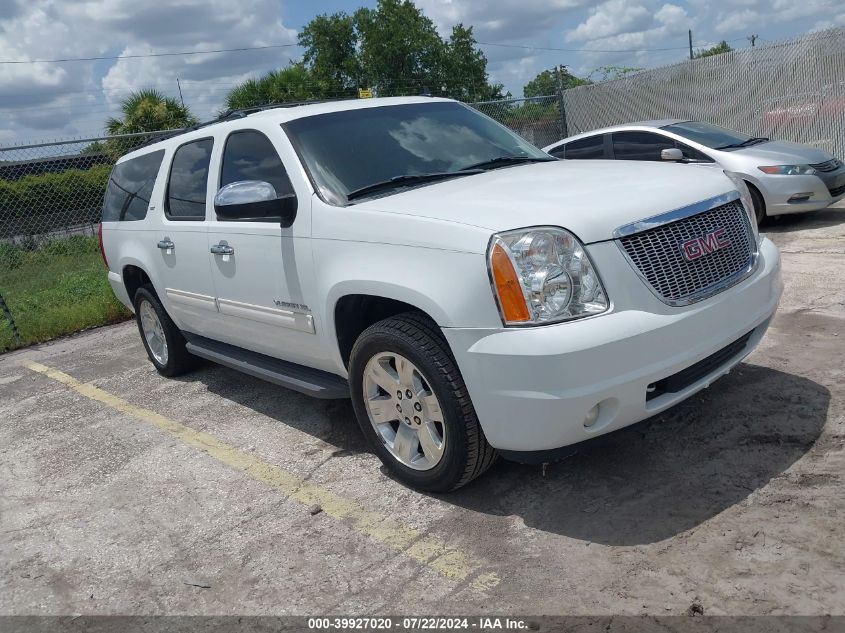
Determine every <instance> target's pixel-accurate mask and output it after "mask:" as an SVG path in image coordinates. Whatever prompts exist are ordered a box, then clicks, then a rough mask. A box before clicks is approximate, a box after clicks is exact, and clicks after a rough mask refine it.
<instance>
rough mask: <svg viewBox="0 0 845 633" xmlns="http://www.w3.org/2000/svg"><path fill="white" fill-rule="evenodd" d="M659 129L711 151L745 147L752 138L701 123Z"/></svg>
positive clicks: (666, 126) (681, 124)
mask: <svg viewBox="0 0 845 633" xmlns="http://www.w3.org/2000/svg"><path fill="white" fill-rule="evenodd" d="M661 129H664V130H666V131H668V132H674V133H675V134H678V135H680V136H683V137H684V138H688V139H689V140H691V141H694V142H696V143H700V144H702V145H704V146H705V147H709V148H711V149H728V148H738V147H747V146H748V144H749V141H751V140H752V137H751V136H749V135H748V134H743V133H742V132H737V131H736V130H729V129H728V128H724V127H719V126H718V125H712V124H711V123H702V122H701V121H684V122H683V123H673V124H672V125H664V126H663V127H662V128H661ZM765 140H768V139H760V141H761V142H762V141H765Z"/></svg>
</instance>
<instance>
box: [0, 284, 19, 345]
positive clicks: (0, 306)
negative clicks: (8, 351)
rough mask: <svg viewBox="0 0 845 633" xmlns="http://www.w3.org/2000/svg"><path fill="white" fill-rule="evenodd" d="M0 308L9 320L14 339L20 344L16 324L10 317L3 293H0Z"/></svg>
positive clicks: (10, 312) (10, 313)
mask: <svg viewBox="0 0 845 633" xmlns="http://www.w3.org/2000/svg"><path fill="white" fill-rule="evenodd" d="M0 310H2V311H3V315H4V316H5V317H6V320H7V321H8V322H9V328H11V330H12V336H14V337H15V341H16V342H17V344H18V345H20V344H21V335H20V332H18V326H17V325H15V320H14V319H13V318H12V311H11V310H9V306H7V305H6V300H5V299H4V298H3V295H0Z"/></svg>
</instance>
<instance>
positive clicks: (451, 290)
mask: <svg viewBox="0 0 845 633" xmlns="http://www.w3.org/2000/svg"><path fill="white" fill-rule="evenodd" d="M314 251H315V258H316V261H317V262H320V266H318V267H317V284H316V285H317V288H318V292H317V293H316V294H317V296H320V297H324V303H323V306H322V310H321V311H322V312H323V314H322V315H321V316H322V321H323V324H324V328H325V330H326V334H327V336H328V337H330V340H332V341H336V340H337V332H336V328H335V320H334V313H335V308H336V306H337V303H338V301H340V299H341V298H342V297H345V296H347V295H353V294H354V295H369V296H375V297H384V298H387V299H393V300H396V301H401V302H403V303H407V304H409V305H412V306H414V307H415V308H417V309H419V310H421V311H423V312H425V313H426V314H428V315H429V316H430V317H431V318H432V319H433V320H434V321H435V322H436V323H437V324H438V325H439V326H440V327H501V325H502V323H501V320H500V317H499V313H498V310H497V308H496V304H495V300H494V298H493V292H492V289H491V287H490V281H489V277H488V274H487V265H486V262H485V258H484V256H483V255H480V254H477V253H459V252H454V251H440V250H435V249H430V248H420V247H409V246H397V245H393V244H374V243H372V242H366V243H364V242H338V241H334V240H315V241H314ZM320 289H321V290H320ZM337 361H338V363H339V364H340V366H342V365H343V363H342V361H341V359H340V354H339V352H338V354H337Z"/></svg>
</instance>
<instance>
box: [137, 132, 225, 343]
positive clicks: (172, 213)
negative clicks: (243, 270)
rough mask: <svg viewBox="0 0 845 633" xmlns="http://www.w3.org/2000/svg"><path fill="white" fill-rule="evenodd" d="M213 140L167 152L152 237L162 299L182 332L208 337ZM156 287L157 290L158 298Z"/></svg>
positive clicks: (213, 315)
mask: <svg viewBox="0 0 845 633" xmlns="http://www.w3.org/2000/svg"><path fill="white" fill-rule="evenodd" d="M213 147H214V139H213V138H210V137H209V138H201V139H196V140H191V141H188V142H185V143H182V144H181V145H179V146H178V147H177V148H176V150H175V151H174V152H173V154H172V160H171V162H170V169H169V171H168V177H167V186H166V190H165V192H164V198H163V207H164V208H163V213H162V214H161V225H160V226H159V230H158V232H157V234H156V236H155V244H150V245H149V247H150V248H153V249H156V250H157V253H156V255H155V256H154V260H155V261H156V262H157V270H156V278H157V279H158V280H159V282H160V284H161V285H163V286H164V288H163V292H164V296H163V297H161V299H162V301H163V302H164V304H165V307H166V308H167V311H168V313H169V314H170V316H171V317H172V318H173V320H174V321H175V322H176V324H177V325H178V326H179V327H180V328H181V329H183V330H187V331H189V332H194V333H196V334H203V335H208V334H209V333H210V332H212V331H213V330H214V324H215V322H216V321H217V319H218V313H217V305H216V303H215V300H214V284H213V282H212V278H211V265H210V261H209V254H208V240H207V237H206V233H207V231H208V224H207V221H206V217H207V215H208V209H209V207H210V203H209V199H210V196H209V193H210V191H209V190H210V189H211V184H210V183H209V178H208V174H209V166H210V160H211V152H212V149H213ZM161 292H162V289H159V294H161Z"/></svg>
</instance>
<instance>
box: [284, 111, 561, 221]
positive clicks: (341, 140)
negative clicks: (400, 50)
mask: <svg viewBox="0 0 845 633" xmlns="http://www.w3.org/2000/svg"><path fill="white" fill-rule="evenodd" d="M283 127H284V129H285V131H286V132H287V134H288V136H289V138H290V139H291V142H292V143H293V145H294V147H296V149H297V151H298V152H299V155H300V157H301V158H302V161H303V163H304V164H305V168H306V169H307V170H308V173H309V175H310V176H311V179H312V180H313V182H314V184H315V186H316V188H317V190H318V192H319V193H320V196H321V197H322V198H323V199H324V200H325V201H326V202H328V203H329V204H333V205H336V206H345V205H347V204H350V201H351V200H355V201H357V200H358V199H360V198H363V197H373V196H384V195H390V194H392V193H396V192H397V191H401V190H404V189H407V188H408V187H412V186H414V187H419V186H424V185H426V184H430V183H433V182H437V181H439V180H446V179H454V178H460V177H471V176H472V175H473V174H477V173H479V171H482V170H487V169H499V168H504V167H512V166H517V165H523V164H526V163H530V162H535V161H547V160H548V161H552V160H556V159H554V158H552V157H550V156H549V155H548V154H546V153H544V152H542V151H540V150H539V149H537V148H536V147H534V146H533V145H531V144H530V143H528V141H526V140H524V139H522V138H521V137H519V136H517V135H516V134H514V133H513V132H511V131H510V130H508V129H507V128H506V127H504V126H502V125H500V124H498V123H496V122H495V121H493V120H491V119H488V118H487V117H485V116H483V115H482V114H480V113H478V112H476V111H475V110H473V109H471V108H469V107H467V106H465V105H462V104H459V103H450V102H428V103H411V104H403V105H393V106H378V107H373V108H360V109H355V110H343V111H341V112H331V113H328V114H318V115H315V116H309V117H304V118H301V119H295V120H293V121H289V122H288V123H285V124H284V126H283ZM350 194H351V195H350Z"/></svg>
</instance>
